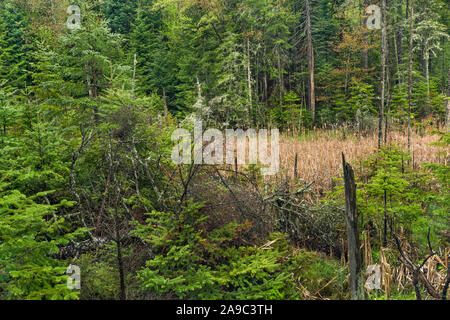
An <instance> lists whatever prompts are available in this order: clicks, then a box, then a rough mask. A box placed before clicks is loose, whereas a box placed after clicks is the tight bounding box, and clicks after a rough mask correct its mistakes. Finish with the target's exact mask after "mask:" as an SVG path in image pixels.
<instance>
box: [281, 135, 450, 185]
mask: <svg viewBox="0 0 450 320" xmlns="http://www.w3.org/2000/svg"><path fill="white" fill-rule="evenodd" d="M438 140H439V136H438V135H432V134H430V133H427V134H425V135H418V134H415V133H413V134H412V137H411V153H412V156H413V158H414V164H415V166H416V167H418V166H420V164H421V163H423V162H430V163H446V162H447V158H448V150H446V149H444V148H442V147H437V146H431V145H430V144H431V143H433V142H436V141H438ZM388 142H389V143H391V144H397V145H400V146H402V147H403V148H404V150H406V149H407V136H406V135H405V134H404V133H400V132H390V134H389V141H388ZM377 148H378V136H377V135H376V134H373V135H369V136H361V137H360V138H357V137H355V135H349V136H346V137H343V136H342V133H338V132H335V131H322V130H317V131H315V132H314V133H313V134H312V135H310V136H308V137H307V138H303V139H300V138H293V137H286V136H282V137H280V169H281V170H280V173H279V177H280V175H281V176H284V177H290V178H293V176H294V162H295V154H296V153H298V164H297V178H299V179H303V180H305V181H307V182H312V181H314V182H315V184H314V185H315V189H316V191H321V190H322V191H326V190H330V189H331V188H332V178H333V177H341V176H342V173H341V171H342V152H343V153H344V154H345V157H346V159H347V161H349V160H350V161H349V162H350V163H351V164H352V165H353V166H354V170H355V172H359V170H360V169H361V168H360V165H361V163H360V160H359V159H362V158H367V156H369V155H371V154H374V153H375V152H376V150H377ZM442 151H445V152H446V156H445V155H442V154H441V155H440V154H439V153H440V152H441V153H442Z"/></svg>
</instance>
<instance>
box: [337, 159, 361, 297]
mask: <svg viewBox="0 0 450 320" xmlns="http://www.w3.org/2000/svg"><path fill="white" fill-rule="evenodd" d="M342 165H343V168H344V182H345V213H346V218H347V238H348V260H349V266H350V292H351V297H352V300H364V299H365V291H364V275H363V269H362V257H361V253H360V247H361V243H360V239H359V231H358V211H357V208H356V184H355V174H354V172H353V168H352V167H351V166H350V165H349V164H348V163H347V162H345V156H344V153H342Z"/></svg>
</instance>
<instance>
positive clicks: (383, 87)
mask: <svg viewBox="0 0 450 320" xmlns="http://www.w3.org/2000/svg"><path fill="white" fill-rule="evenodd" d="M381 4H382V8H381V9H382V18H383V26H382V29H381V79H380V80H381V83H380V86H381V90H380V91H381V93H380V99H381V101H380V114H379V117H380V118H379V123H378V148H381V145H382V143H383V118H384V105H385V94H386V57H387V19H386V0H383V1H382V2H381Z"/></svg>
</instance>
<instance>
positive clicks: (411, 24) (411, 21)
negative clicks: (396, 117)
mask: <svg viewBox="0 0 450 320" xmlns="http://www.w3.org/2000/svg"><path fill="white" fill-rule="evenodd" d="M410 1H411V4H410V10H411V12H410V15H409V73H408V152H411V99H412V81H413V32H414V0H410ZM407 3H408V2H407ZM406 12H408V11H406ZM408 163H409V160H408Z"/></svg>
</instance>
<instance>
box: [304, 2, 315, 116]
mask: <svg viewBox="0 0 450 320" xmlns="http://www.w3.org/2000/svg"><path fill="white" fill-rule="evenodd" d="M305 5H306V35H307V42H308V69H309V107H310V109H311V116H312V120H313V122H314V120H315V117H316V91H315V85H314V46H313V42H312V35H311V12H310V5H309V0H306V2H305Z"/></svg>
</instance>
